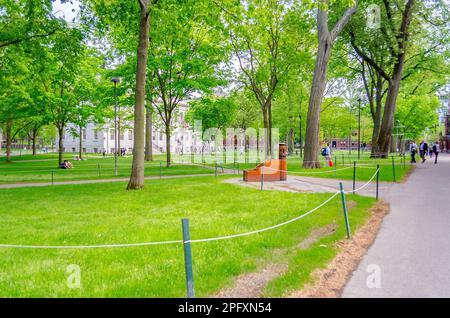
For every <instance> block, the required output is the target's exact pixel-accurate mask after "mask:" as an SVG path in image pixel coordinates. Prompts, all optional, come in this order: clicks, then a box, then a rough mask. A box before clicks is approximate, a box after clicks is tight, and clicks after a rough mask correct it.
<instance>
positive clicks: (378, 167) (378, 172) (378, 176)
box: [376, 164, 380, 200]
mask: <svg viewBox="0 0 450 318" xmlns="http://www.w3.org/2000/svg"><path fill="white" fill-rule="evenodd" d="M379 181H380V165H379V164H377V190H376V198H377V200H378V186H379Z"/></svg>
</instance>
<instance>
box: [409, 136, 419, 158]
mask: <svg viewBox="0 0 450 318" xmlns="http://www.w3.org/2000/svg"><path fill="white" fill-rule="evenodd" d="M409 153H410V154H411V163H416V153H417V144H416V143H415V142H414V141H413V142H411V143H410V144H409Z"/></svg>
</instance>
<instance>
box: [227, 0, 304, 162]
mask: <svg viewBox="0 0 450 318" xmlns="http://www.w3.org/2000/svg"><path fill="white" fill-rule="evenodd" d="M219 7H220V6H219ZM223 10H224V12H225V13H224V17H225V18H226V19H227V21H228V22H227V25H228V32H229V36H230V42H231V45H232V48H233V53H234V57H235V58H236V59H237V61H238V64H239V67H240V69H241V72H242V74H241V76H240V78H239V80H240V81H241V82H242V83H243V84H244V85H245V86H246V87H247V88H248V89H249V90H250V91H252V92H253V95H254V97H255V99H256V100H257V102H258V104H259V105H260V108H261V112H262V117H263V123H264V128H265V129H266V130H265V131H266V136H265V150H266V153H265V156H266V157H271V156H272V147H273V145H272V125H273V118H272V103H273V100H274V97H275V95H276V93H277V91H278V90H279V87H280V83H282V82H283V81H284V80H285V79H286V77H287V76H288V74H289V71H290V70H292V69H293V68H296V67H298V65H300V64H302V63H304V61H305V59H307V58H308V55H309V54H308V50H309V48H310V44H311V39H310V36H309V35H310V32H309V29H310V27H311V24H310V19H309V15H308V13H307V11H306V10H305V6H299V5H297V2H295V1H279V0H275V1H264V0H252V1H246V2H241V3H240V4H239V5H237V4H236V5H235V6H232V7H230V8H229V9H225V8H224V9H223ZM232 12H234V13H232ZM233 67H234V66H233Z"/></svg>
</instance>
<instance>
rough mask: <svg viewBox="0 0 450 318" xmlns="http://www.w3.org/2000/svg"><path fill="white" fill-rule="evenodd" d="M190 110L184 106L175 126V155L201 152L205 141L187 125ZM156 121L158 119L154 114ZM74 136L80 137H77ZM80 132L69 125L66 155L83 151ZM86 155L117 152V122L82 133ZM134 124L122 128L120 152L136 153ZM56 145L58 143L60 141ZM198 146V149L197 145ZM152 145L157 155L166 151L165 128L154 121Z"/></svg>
mask: <svg viewBox="0 0 450 318" xmlns="http://www.w3.org/2000/svg"><path fill="white" fill-rule="evenodd" d="M187 110H188V104H187V103H186V102H184V103H180V106H179V111H178V114H177V116H175V118H174V121H173V123H172V135H171V139H170V149H171V152H172V153H177V154H178V153H190V152H191V149H194V148H195V149H201V146H202V143H201V140H197V139H196V138H194V137H193V132H192V128H191V127H190V125H189V124H188V123H187V122H186V121H185V115H186V112H187ZM153 117H154V119H155V117H158V115H157V113H156V112H154V114H153ZM74 132H75V133H76V134H74ZM79 134H80V132H79V128H78V127H77V126H76V125H74V124H69V125H67V128H66V130H65V133H64V138H63V148H64V149H63V151H64V152H73V153H77V152H79V150H80V138H79ZM81 135H82V152H83V153H96V154H101V153H103V152H106V153H108V154H113V153H114V152H115V142H114V138H115V134H114V122H110V123H108V124H104V125H98V124H95V123H89V124H88V125H87V126H86V127H85V128H83V129H82V132H81ZM133 139H134V132H133V123H132V122H126V124H120V127H119V136H118V144H119V147H118V148H119V149H122V151H123V150H124V151H125V152H126V153H127V154H132V152H133V142H134V140H133ZM55 143H56V145H57V144H58V141H57V140H56V142H55ZM194 144H195V145H194ZM152 145H153V152H154V153H162V152H165V151H166V134H165V132H164V125H162V123H161V121H160V120H154V123H153V131H152Z"/></svg>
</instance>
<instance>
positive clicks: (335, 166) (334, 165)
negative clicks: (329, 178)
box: [333, 160, 337, 177]
mask: <svg viewBox="0 0 450 318" xmlns="http://www.w3.org/2000/svg"><path fill="white" fill-rule="evenodd" d="M336 162H337V160H336ZM336 162H335V163H334V165H333V166H334V176H335V177H336Z"/></svg>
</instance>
